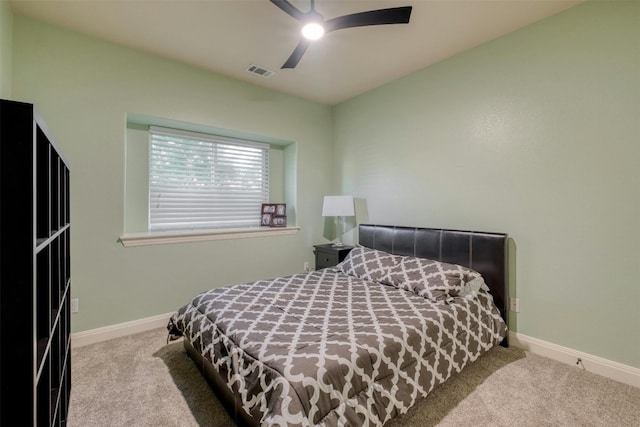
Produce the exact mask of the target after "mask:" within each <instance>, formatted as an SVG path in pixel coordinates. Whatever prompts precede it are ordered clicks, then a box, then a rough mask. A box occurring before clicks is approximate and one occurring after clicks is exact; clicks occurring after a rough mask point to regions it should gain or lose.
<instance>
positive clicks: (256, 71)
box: [247, 64, 275, 78]
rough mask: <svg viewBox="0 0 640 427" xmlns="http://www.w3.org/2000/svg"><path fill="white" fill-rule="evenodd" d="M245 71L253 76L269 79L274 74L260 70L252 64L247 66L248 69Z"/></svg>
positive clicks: (260, 68)
mask: <svg viewBox="0 0 640 427" xmlns="http://www.w3.org/2000/svg"><path fill="white" fill-rule="evenodd" d="M247 71H248V72H250V73H251V74H255V75H258V76H260V77H264V78H268V77H271V76H273V75H274V74H275V73H274V72H273V71H271V70H267V69H266V68H262V67H260V66H259V65H253V64H251V65H249V68H247Z"/></svg>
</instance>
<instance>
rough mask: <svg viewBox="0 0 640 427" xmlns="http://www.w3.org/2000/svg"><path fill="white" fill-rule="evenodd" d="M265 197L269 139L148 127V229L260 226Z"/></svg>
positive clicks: (267, 192) (267, 183) (267, 188)
mask: <svg viewBox="0 0 640 427" xmlns="http://www.w3.org/2000/svg"><path fill="white" fill-rule="evenodd" d="M268 201H269V145H268V144H263V143H258V142H250V141H243V140H234V139H230V138H225V137H218V136H214V135H206V134H199V133H193V132H186V131H179V130H173V129H165V128H158V127H154V126H152V127H150V129H149V230H150V231H151V230H185V229H212V228H214V229H215V228H246V227H254V226H255V227H258V226H260V212H261V206H262V203H267V202H268Z"/></svg>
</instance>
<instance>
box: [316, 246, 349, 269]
mask: <svg viewBox="0 0 640 427" xmlns="http://www.w3.org/2000/svg"><path fill="white" fill-rule="evenodd" d="M314 248H315V249H314V252H315V254H316V270H320V269H323V268H328V267H333V266H335V265H337V264H339V263H340V262H342V260H344V258H345V257H346V256H347V254H348V253H349V252H350V251H351V249H353V246H333V245H331V244H329V245H315V246H314Z"/></svg>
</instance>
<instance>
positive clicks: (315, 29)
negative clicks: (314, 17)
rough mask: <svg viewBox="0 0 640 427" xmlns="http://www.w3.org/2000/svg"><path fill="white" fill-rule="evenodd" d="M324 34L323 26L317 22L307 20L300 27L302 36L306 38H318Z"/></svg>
mask: <svg viewBox="0 0 640 427" xmlns="http://www.w3.org/2000/svg"><path fill="white" fill-rule="evenodd" d="M323 35H324V27H323V26H322V24H319V23H318V22H308V23H306V24H305V25H304V26H303V27H302V36H303V37H304V38H305V39H307V40H318V39H319V38H321V37H322V36H323Z"/></svg>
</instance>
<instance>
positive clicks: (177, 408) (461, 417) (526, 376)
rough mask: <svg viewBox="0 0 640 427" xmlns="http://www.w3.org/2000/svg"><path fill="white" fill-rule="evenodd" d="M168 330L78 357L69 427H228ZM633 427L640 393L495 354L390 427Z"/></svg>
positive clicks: (515, 352)
mask: <svg viewBox="0 0 640 427" xmlns="http://www.w3.org/2000/svg"><path fill="white" fill-rule="evenodd" d="M165 340H166V333H165V330H164V329H156V330H153V331H149V332H144V333H141V334H137V335H133V336H130V337H125V338H118V339H115V340H112V341H107V342H103V343H98V344H94V345H90V346H86V347H81V348H77V349H74V350H73V352H72V375H73V378H72V387H73V389H72V393H71V405H70V411H69V420H68V424H67V425H68V426H69V427H91V426H109V427H115V426H127V427H130V426H149V427H151V426H154V427H156V426H185V427H189V426H211V427H222V426H233V425H235V424H234V423H233V420H232V419H231V418H230V417H229V416H228V415H227V413H226V411H225V410H224V408H223V407H222V405H221V404H220V402H219V401H218V400H217V398H216V397H215V395H214V394H213V393H212V392H211V390H210V389H209V386H208V385H207V383H206V382H205V381H204V379H203V378H202V377H201V376H200V374H199V372H198V371H197V369H196V367H195V365H194V364H193V362H191V359H189V357H188V356H187V355H186V353H185V352H184V349H183V347H182V343H180V342H178V343H173V344H169V345H165ZM436 425H437V426H505V427H506V426H607V427H611V426H625V427H626V426H630V427H632V426H638V427H640V389H638V388H635V387H631V386H628V385H625V384H621V383H618V382H615V381H612V380H609V379H607V378H604V377H601V376H598V375H595V374H592V373H590V372H586V371H584V370H582V369H580V368H579V367H574V366H569V365H565V364H561V363H559V362H555V361H553V360H550V359H546V358H543V357H540V356H537V355H534V354H530V353H526V352H524V351H522V350H519V349H516V348H513V347H512V348H508V349H505V348H502V347H497V348H495V349H493V350H491V351H490V352H489V353H487V354H486V355H485V356H483V357H481V358H480V359H479V360H477V361H476V362H475V363H473V364H471V365H470V366H468V367H467V368H465V369H464V371H463V372H462V373H460V374H459V375H457V376H455V377H453V378H451V379H450V380H449V381H447V382H446V383H445V384H443V385H441V386H440V387H438V388H437V389H436V390H434V391H433V392H432V393H431V394H430V395H429V396H428V397H427V398H426V399H424V400H422V401H421V402H419V403H418V405H416V406H415V407H414V408H412V410H410V411H409V413H408V414H406V415H404V416H403V417H401V418H399V419H397V420H393V421H391V422H390V423H388V424H387V426H390V427H399V426H409V427H414V426H415V427H418V426H420V427H423V426H436Z"/></svg>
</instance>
